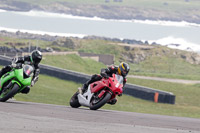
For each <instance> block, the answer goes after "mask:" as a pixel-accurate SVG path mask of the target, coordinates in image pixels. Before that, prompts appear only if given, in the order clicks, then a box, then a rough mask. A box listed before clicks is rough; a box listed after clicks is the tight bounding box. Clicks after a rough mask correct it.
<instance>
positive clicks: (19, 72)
mask: <svg viewBox="0 0 200 133" xmlns="http://www.w3.org/2000/svg"><path fill="white" fill-rule="evenodd" d="M8 74H9V75H8ZM6 75H8V76H6ZM12 78H15V79H12ZM10 79H12V83H17V84H18V85H19V86H20V91H21V90H22V89H24V88H25V87H26V86H30V85H31V77H29V78H26V79H24V78H23V69H15V70H14V71H11V72H8V73H6V74H4V75H3V76H2V77H1V80H0V91H1V89H2V86H3V84H4V83H5V82H7V81H8V80H10Z"/></svg>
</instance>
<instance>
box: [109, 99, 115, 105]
mask: <svg viewBox="0 0 200 133" xmlns="http://www.w3.org/2000/svg"><path fill="white" fill-rule="evenodd" d="M116 102H117V99H116V98H113V99H111V100H110V101H108V102H107V103H108V104H111V105H114V104H116Z"/></svg>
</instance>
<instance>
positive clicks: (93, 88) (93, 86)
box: [90, 80, 107, 93]
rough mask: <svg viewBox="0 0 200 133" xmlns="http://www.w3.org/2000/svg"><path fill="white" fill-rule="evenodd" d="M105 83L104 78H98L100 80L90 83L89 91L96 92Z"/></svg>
mask: <svg viewBox="0 0 200 133" xmlns="http://www.w3.org/2000/svg"><path fill="white" fill-rule="evenodd" d="M105 83H106V82H105V81H104V80H100V81H97V82H94V83H92V84H90V88H91V92H92V93H94V92H98V91H99V90H101V89H102V88H104V87H105V86H107V85H106V84H105Z"/></svg>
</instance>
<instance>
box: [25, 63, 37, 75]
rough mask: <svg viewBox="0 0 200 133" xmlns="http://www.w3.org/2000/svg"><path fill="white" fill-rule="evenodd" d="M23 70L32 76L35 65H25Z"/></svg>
mask: <svg viewBox="0 0 200 133" xmlns="http://www.w3.org/2000/svg"><path fill="white" fill-rule="evenodd" d="M23 70H24V73H25V74H26V76H30V75H31V74H32V73H33V71H34V69H33V67H32V66H30V65H24V67H23Z"/></svg>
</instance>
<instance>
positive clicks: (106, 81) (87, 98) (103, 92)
mask: <svg viewBox="0 0 200 133" xmlns="http://www.w3.org/2000/svg"><path fill="white" fill-rule="evenodd" d="M122 88H123V77H122V76H120V75H117V74H113V75H112V77H109V78H102V79H101V80H100V81H96V82H94V83H92V84H90V85H89V86H88V89H87V91H86V92H84V93H83V94H82V92H81V89H80V88H79V91H77V92H76V93H75V94H74V95H73V96H72V98H71V99H70V106H71V107H72V108H78V107H80V106H85V107H89V108H90V109H91V110H97V109H99V108H101V107H102V106H103V105H105V104H106V103H107V102H108V101H110V100H112V99H113V98H115V97H116V95H121V94H122V92H123V89H122Z"/></svg>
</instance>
